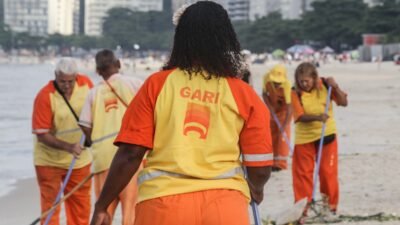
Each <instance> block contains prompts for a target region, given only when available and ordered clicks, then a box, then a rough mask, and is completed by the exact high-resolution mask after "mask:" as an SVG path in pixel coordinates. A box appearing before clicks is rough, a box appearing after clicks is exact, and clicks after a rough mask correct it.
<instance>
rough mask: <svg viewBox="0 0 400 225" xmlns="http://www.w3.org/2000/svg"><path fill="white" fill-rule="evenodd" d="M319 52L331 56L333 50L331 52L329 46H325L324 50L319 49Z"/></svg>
mask: <svg viewBox="0 0 400 225" xmlns="http://www.w3.org/2000/svg"><path fill="white" fill-rule="evenodd" d="M320 52H322V53H327V54H331V53H335V50H333V49H332V48H331V47H329V46H325V48H323V49H321V50H320Z"/></svg>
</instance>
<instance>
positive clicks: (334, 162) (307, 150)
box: [292, 137, 339, 211]
mask: <svg viewBox="0 0 400 225" xmlns="http://www.w3.org/2000/svg"><path fill="white" fill-rule="evenodd" d="M317 151H318V145H316V144H315V143H314V142H313V143H307V144H300V145H295V149H294V153H293V165H292V173H293V189H294V197H295V201H296V202H297V201H299V200H301V199H303V198H305V197H307V198H308V201H309V202H311V200H312V192H313V184H314V182H313V178H314V167H315V163H316V161H317ZM319 182H320V183H319V184H320V192H321V194H324V195H326V196H328V198H329V205H330V208H331V210H333V211H336V208H337V205H338V202H339V181H338V150H337V137H336V138H335V140H334V141H333V142H331V143H329V144H326V145H324V146H323V148H322V156H321V163H320V169H319Z"/></svg>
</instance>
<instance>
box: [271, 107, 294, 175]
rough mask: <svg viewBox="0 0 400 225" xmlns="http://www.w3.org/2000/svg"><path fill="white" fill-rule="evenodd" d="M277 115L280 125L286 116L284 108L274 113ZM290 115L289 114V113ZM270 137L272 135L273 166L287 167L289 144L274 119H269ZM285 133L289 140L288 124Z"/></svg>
mask: <svg viewBox="0 0 400 225" xmlns="http://www.w3.org/2000/svg"><path fill="white" fill-rule="evenodd" d="M276 116H277V117H278V120H279V123H280V125H282V124H283V122H284V120H285V116H286V110H285V111H282V112H279V113H277V114H276ZM289 116H290V115H289ZM270 127H271V137H272V147H273V151H274V167H278V168H280V169H283V170H285V169H287V160H288V156H289V146H288V145H287V143H286V141H285V139H284V138H283V135H282V133H281V131H280V130H279V127H278V125H277V124H276V122H275V120H271V122H270ZM285 133H286V135H287V137H288V139H289V140H290V124H288V125H287V126H286V129H285Z"/></svg>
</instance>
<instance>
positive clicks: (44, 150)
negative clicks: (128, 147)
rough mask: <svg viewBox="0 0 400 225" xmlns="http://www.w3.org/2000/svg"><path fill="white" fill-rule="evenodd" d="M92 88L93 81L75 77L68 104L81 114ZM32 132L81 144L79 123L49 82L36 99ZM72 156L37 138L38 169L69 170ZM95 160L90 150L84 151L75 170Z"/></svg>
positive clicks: (35, 153) (36, 156) (36, 157)
mask: <svg viewBox="0 0 400 225" xmlns="http://www.w3.org/2000/svg"><path fill="white" fill-rule="evenodd" d="M91 87H93V84H92V82H91V81H90V79H89V78H88V77H86V76H83V75H77V76H76V82H75V86H74V90H73V92H72V96H71V99H70V100H69V103H70V104H71V106H72V108H73V109H74V111H75V112H76V113H77V114H78V115H79V113H80V112H81V109H82V106H83V103H84V101H85V98H86V96H87V95H88V93H89V89H90V88H91ZM32 133H34V134H43V133H51V134H53V135H54V136H55V137H56V138H58V139H60V140H62V141H65V142H68V143H79V141H80V139H81V137H82V131H81V129H80V128H79V126H78V122H77V121H76V119H75V117H74V116H73V114H72V112H71V110H70V109H69V108H68V106H67V104H66V103H65V101H64V99H63V97H62V96H61V95H60V94H59V93H58V92H57V91H56V89H55V87H54V84H53V81H50V82H49V83H48V84H47V85H46V86H45V87H44V88H42V89H41V90H40V92H39V93H38V95H37V96H36V99H35V103H34V108H33V115H32ZM72 157H73V156H72V154H71V153H68V152H66V151H61V150H58V149H54V148H52V147H50V146H47V145H45V144H43V143H41V142H38V141H37V139H36V138H35V146H34V164H35V165H37V166H54V167H59V168H64V169H67V168H68V167H69V165H70V164H71V161H72ZM91 161H92V155H91V153H90V151H88V150H84V151H83V152H82V153H81V155H80V156H79V158H78V159H77V161H76V163H75V167H74V169H77V168H82V167H84V166H86V165H88V164H89V163H90V162H91Z"/></svg>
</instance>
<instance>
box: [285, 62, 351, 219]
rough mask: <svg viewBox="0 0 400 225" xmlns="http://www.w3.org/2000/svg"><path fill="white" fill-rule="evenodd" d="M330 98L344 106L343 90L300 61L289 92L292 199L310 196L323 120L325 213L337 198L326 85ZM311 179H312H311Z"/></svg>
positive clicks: (321, 179)
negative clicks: (292, 131)
mask: <svg viewBox="0 0 400 225" xmlns="http://www.w3.org/2000/svg"><path fill="white" fill-rule="evenodd" d="M329 86H330V87H332V95H331V99H332V100H333V101H334V102H336V104H337V105H339V106H347V94H346V93H345V92H343V91H342V90H341V89H340V88H339V85H338V84H337V83H336V81H335V80H334V79H333V78H332V77H328V78H320V77H319V76H318V72H317V70H316V68H315V66H314V65H312V64H311V63H302V64H300V65H299V66H298V67H297V69H296V71H295V91H294V92H292V104H293V114H294V120H295V149H294V154H293V165H292V173H293V189H294V197H295V201H299V200H301V199H303V198H305V197H307V198H308V199H309V202H311V200H312V192H313V171H314V169H315V168H314V167H315V166H314V164H315V162H316V159H317V151H318V145H319V140H320V138H321V130H322V125H323V122H325V123H326V129H325V134H324V143H323V148H322V156H321V163H320V168H319V182H320V192H321V194H322V196H323V198H325V199H326V201H327V202H326V203H327V207H328V209H327V210H325V213H326V214H327V215H325V216H327V217H329V216H331V215H334V214H335V213H336V210H337V205H338V201H339V181H338V142H337V139H338V137H337V135H336V122H335V119H334V114H333V104H332V101H330V102H329V110H328V114H325V113H324V111H325V106H326V99H327V95H328V87H329ZM314 182H315V181H314Z"/></svg>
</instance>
